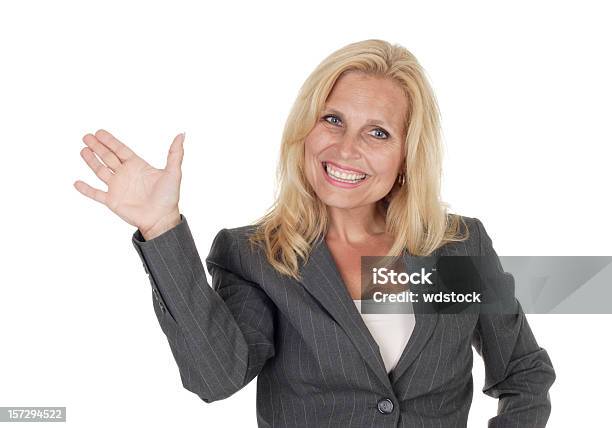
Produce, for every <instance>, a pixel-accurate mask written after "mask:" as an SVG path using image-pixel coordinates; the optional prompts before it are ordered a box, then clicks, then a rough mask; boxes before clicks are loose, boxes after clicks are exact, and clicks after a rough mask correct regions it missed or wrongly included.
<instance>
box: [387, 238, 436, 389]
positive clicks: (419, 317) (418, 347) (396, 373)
mask: <svg viewBox="0 0 612 428" xmlns="http://www.w3.org/2000/svg"><path fill="white" fill-rule="evenodd" d="M437 254H438V251H437V250H436V251H434V252H433V253H432V255H431V256H432V257H434V256H436V255H437ZM408 257H410V253H409V252H408V251H404V257H403V258H404V263H405V266H406V268H408V267H409V265H410V264H409V259H408ZM407 271H408V269H407ZM413 311H414V319H415V326H414V330H413V332H412V335H411V336H410V339H408V343H407V344H406V348H404V351H403V353H402V355H401V357H400V359H399V361H398V362H397V364H396V365H395V367H394V368H393V370H391V372H390V373H389V377H390V379H391V383H395V382H396V381H397V379H399V378H400V376H401V375H402V374H404V372H405V371H406V370H407V369H408V367H410V366H411V365H412V363H414V360H415V359H416V357H417V356H418V355H419V354H420V353H421V351H422V350H423V348H424V347H425V345H426V344H427V342H428V341H429V338H430V337H431V335H432V334H433V332H434V330H435V329H436V325H437V324H438V318H439V314H438V312H437V311H435V310H432V306H431V304H430V303H425V302H423V301H422V300H421V301H419V302H415V303H414V304H413Z"/></svg>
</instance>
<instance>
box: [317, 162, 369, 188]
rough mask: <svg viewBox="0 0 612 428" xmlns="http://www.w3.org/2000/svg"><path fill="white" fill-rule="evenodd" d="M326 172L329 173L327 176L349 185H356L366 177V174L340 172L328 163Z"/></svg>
mask: <svg viewBox="0 0 612 428" xmlns="http://www.w3.org/2000/svg"><path fill="white" fill-rule="evenodd" d="M325 170H326V171H327V174H328V175H330V176H331V177H333V178H334V179H336V180H339V181H344V182H348V183H356V182H358V181H361V180H363V179H364V178H365V177H366V174H356V173H346V172H342V171H338V170H336V169H334V168H333V167H332V166H330V165H329V164H327V163H326V164H325Z"/></svg>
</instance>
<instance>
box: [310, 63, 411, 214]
mask: <svg viewBox="0 0 612 428" xmlns="http://www.w3.org/2000/svg"><path fill="white" fill-rule="evenodd" d="M407 109H408V99H407V98H406V96H405V95H404V93H403V92H402V89H401V88H400V87H399V86H398V84H397V83H395V82H394V81H392V80H391V79H387V78H380V77H374V76H369V75H366V74H364V73H361V72H357V71H351V72H348V73H345V74H344V75H342V76H341V77H340V78H339V79H338V80H337V81H336V83H335V85H334V87H333V89H332V91H331V93H330V94H329V96H328V97H327V100H326V102H325V106H324V108H323V111H322V112H321V114H320V115H319V118H318V120H317V123H316V124H315V126H314V127H313V129H312V130H311V131H310V133H309V134H308V136H307V137H306V140H305V143H304V144H305V148H304V152H305V159H304V161H305V164H304V167H305V174H306V178H307V180H308V182H309V183H310V185H311V186H312V188H313V189H314V191H315V193H316V194H317V196H318V197H319V198H320V199H321V200H322V201H323V202H324V203H325V204H326V205H328V206H332V207H337V208H356V207H361V206H364V205H369V204H374V203H376V202H377V201H379V200H380V199H382V198H383V197H384V196H385V195H387V193H389V191H390V190H391V188H392V187H393V185H394V183H395V181H396V180H397V175H398V173H400V172H401V171H400V167H401V165H402V162H403V150H402V149H403V144H404V140H405V136H406V134H405V133H406V130H405V123H404V121H405V115H406V112H407Z"/></svg>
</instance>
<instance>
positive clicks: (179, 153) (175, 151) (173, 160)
mask: <svg viewBox="0 0 612 428" xmlns="http://www.w3.org/2000/svg"><path fill="white" fill-rule="evenodd" d="M184 141H185V133H184V132H183V133H182V134H178V135H177V136H176V137H174V140H173V141H172V144H171V145H170V149H169V150H168V159H167V160H166V170H167V171H171V172H179V171H180V170H181V164H182V163H183V155H184V153H185V151H184V150H183V142H184Z"/></svg>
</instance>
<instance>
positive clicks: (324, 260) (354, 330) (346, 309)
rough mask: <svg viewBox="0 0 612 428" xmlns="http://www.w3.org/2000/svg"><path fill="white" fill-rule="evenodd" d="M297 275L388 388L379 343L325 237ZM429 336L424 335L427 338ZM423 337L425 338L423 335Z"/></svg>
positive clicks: (389, 384) (316, 243) (387, 377)
mask: <svg viewBox="0 0 612 428" xmlns="http://www.w3.org/2000/svg"><path fill="white" fill-rule="evenodd" d="M300 274H301V276H302V281H301V283H302V284H303V285H304V287H305V288H306V289H307V290H308V292H309V293H310V294H312V295H313V296H314V297H315V298H316V299H317V300H318V301H319V302H320V303H321V305H323V307H325V309H326V310H327V311H328V312H329V314H330V315H331V316H332V317H333V318H334V319H335V320H336V322H337V323H338V324H339V325H340V327H341V328H342V329H343V330H344V331H345V332H346V334H347V335H348V336H349V338H350V339H351V341H352V342H353V344H354V345H355V347H356V348H357V350H358V351H359V353H360V354H361V356H362V357H363V359H364V360H365V362H366V363H367V364H368V365H369V366H370V368H372V370H373V371H374V373H376V376H377V377H378V378H379V380H380V381H381V382H382V383H383V385H385V386H386V387H387V388H389V389H391V381H390V380H389V376H388V374H387V370H386V369H385V365H384V362H383V359H382V356H381V355H380V351H379V348H378V344H377V343H376V341H375V340H374V338H373V337H372V334H371V333H370V331H369V330H368V327H367V326H366V325H365V323H364V322H363V319H362V318H361V315H360V314H359V311H358V310H357V307H356V306H355V303H354V302H353V300H352V299H351V296H350V294H349V292H348V290H347V289H346V286H345V285H344V281H343V280H342V276H341V275H340V273H339V272H338V269H337V267H336V264H335V262H334V260H333V257H332V254H331V252H330V251H329V248H328V247H327V244H326V243H325V239H324V238H319V239H318V240H317V241H316V242H315V243H314V244H313V247H312V249H311V252H310V255H309V258H308V262H307V263H306V264H305V265H303V266H302V267H301V269H300ZM425 324H426V327H427V326H428V325H429V324H427V322H426V321H425ZM429 334H431V333H429ZM429 334H426V335H427V336H429ZM422 336H425V334H424V335H422ZM419 344H420V342H419ZM421 346H422V345H421ZM408 358H409V359H414V357H413V356H411V355H408Z"/></svg>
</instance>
